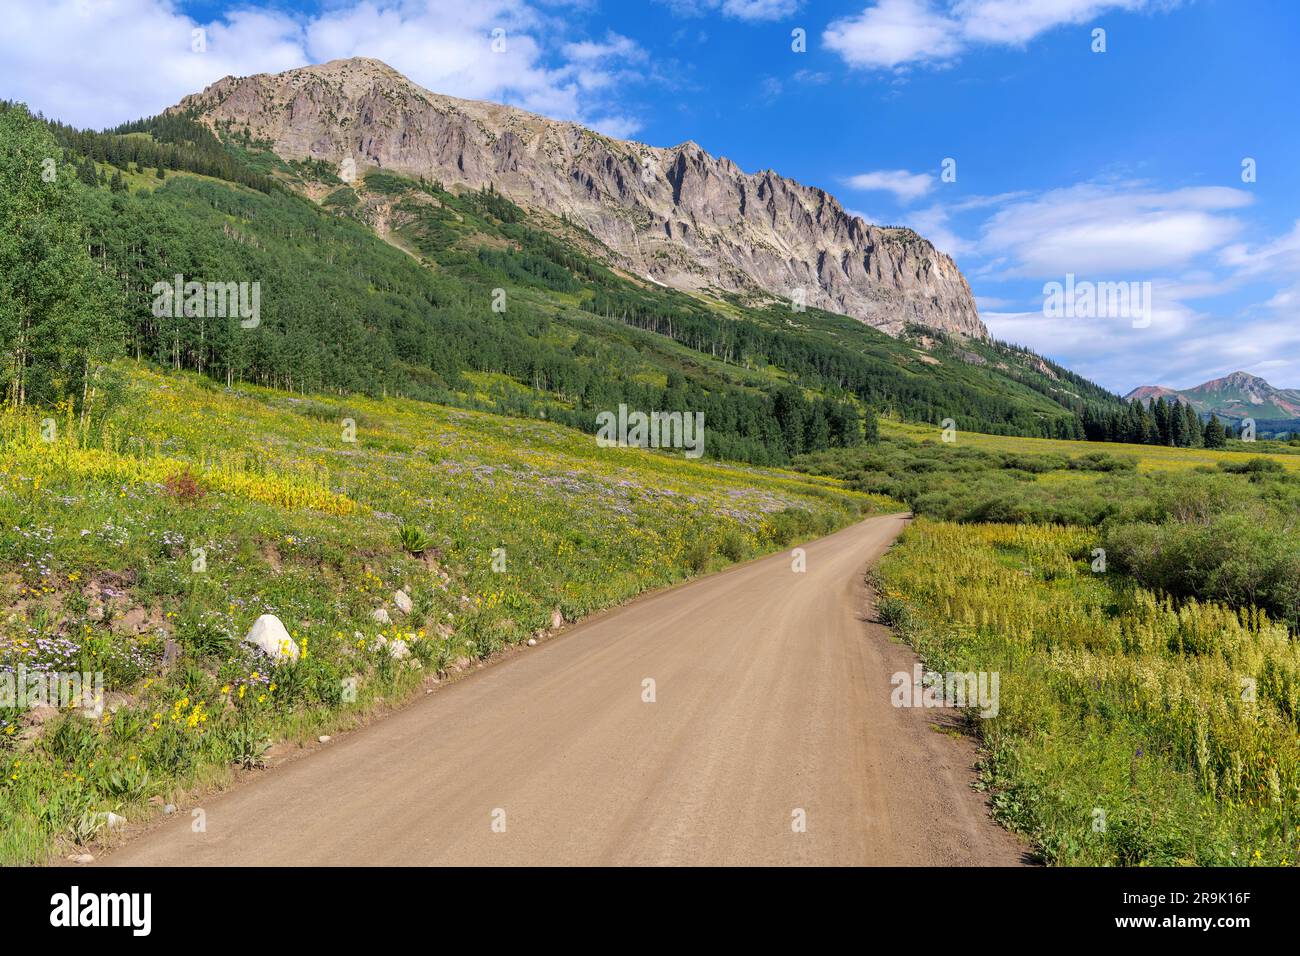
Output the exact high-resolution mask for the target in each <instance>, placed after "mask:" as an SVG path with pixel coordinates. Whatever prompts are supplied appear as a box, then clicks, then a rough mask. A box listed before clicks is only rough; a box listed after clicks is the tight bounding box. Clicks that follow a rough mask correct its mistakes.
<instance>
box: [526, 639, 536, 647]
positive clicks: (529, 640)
mask: <svg viewBox="0 0 1300 956" xmlns="http://www.w3.org/2000/svg"><path fill="white" fill-rule="evenodd" d="M528 646H529V647H536V646H537V638H535V637H530V638H529V639H528Z"/></svg>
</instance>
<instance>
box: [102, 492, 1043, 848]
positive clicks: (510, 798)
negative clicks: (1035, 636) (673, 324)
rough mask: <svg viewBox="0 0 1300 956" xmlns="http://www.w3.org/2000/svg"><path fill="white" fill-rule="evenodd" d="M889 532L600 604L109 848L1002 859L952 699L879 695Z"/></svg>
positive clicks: (857, 532)
mask: <svg viewBox="0 0 1300 956" xmlns="http://www.w3.org/2000/svg"><path fill="white" fill-rule="evenodd" d="M903 524H904V521H903V519H901V518H898V517H886V518H875V519H872V520H869V521H866V522H863V523H861V524H858V525H855V526H853V527H851V528H847V529H845V530H843V531H841V532H839V533H838V534H834V535H831V536H830V537H828V538H823V539H822V540H820V541H816V542H813V543H812V544H809V545H807V546H806V555H807V558H806V560H807V570H806V572H805V573H794V572H793V571H792V569H791V564H792V559H791V555H790V553H789V552H783V553H781V554H777V555H773V556H771V557H769V558H765V559H763V560H760V561H756V562H753V563H750V564H746V565H743V566H741V567H737V568H733V569H731V570H730V571H727V572H724V573H722V574H718V575H714V576H712V577H708V578H703V579H701V580H698V581H694V582H692V583H690V584H687V585H684V586H682V587H679V588H675V589H672V590H668V591H664V592H661V593H658V594H655V595H652V596H650V597H647V598H645V599H643V600H641V601H638V602H635V603H633V604H630V605H628V606H626V607H623V608H620V609H618V610H615V611H613V612H611V613H608V614H606V615H603V616H600V617H598V618H596V619H594V620H592V621H589V622H587V623H585V624H582V625H579V626H577V627H575V628H572V629H571V630H570V631H569V632H568V633H566V634H564V635H562V636H560V637H558V638H557V639H555V640H553V641H549V642H546V643H544V644H542V645H539V646H538V647H535V648H530V649H528V650H527V651H525V652H523V653H520V654H518V655H516V656H514V657H513V658H511V659H509V660H507V661H504V662H503V663H501V664H500V665H497V666H493V667H489V668H485V669H484V670H483V671H482V672H480V673H477V674H474V675H473V676H471V677H469V678H467V679H465V680H463V681H460V682H457V683H455V684H453V685H451V686H448V687H445V688H443V689H440V690H438V691H437V692H436V693H434V694H432V695H429V696H427V697H424V698H423V699H421V700H419V701H417V702H415V703H413V704H412V705H411V706H409V707H407V708H405V709H404V710H402V711H400V712H398V713H396V714H394V715H393V716H391V717H388V718H386V719H384V720H381V721H378V722H376V723H374V724H372V725H371V726H369V727H367V728H365V729H363V730H360V731H357V732H355V733H352V734H349V735H347V736H345V737H342V738H340V739H338V740H336V741H333V742H331V743H329V744H328V745H326V746H325V747H324V748H323V749H322V750H321V751H320V752H318V753H315V754H312V755H309V756H306V757H304V758H302V759H300V760H296V761H292V762H290V763H288V764H286V765H284V766H282V767H279V768H276V769H274V770H271V771H268V772H267V773H266V775H265V777H264V778H263V779H260V780H256V781H254V782H251V783H248V784H245V785H242V786H238V787H236V788H235V789H233V790H231V791H229V792H227V793H225V794H222V795H219V796H214V797H213V798H211V799H210V800H208V801H206V802H204V803H203V804H202V805H201V806H202V808H203V810H204V811H205V812H206V822H207V831H206V833H193V832H192V830H191V818H190V814H189V813H188V812H182V813H179V814H177V819H175V820H169V821H168V822H166V823H164V824H162V825H160V826H158V827H156V828H155V829H154V830H152V831H151V832H148V833H146V834H143V835H142V836H140V837H139V838H138V839H136V840H133V841H130V842H128V843H127V844H126V845H125V846H124V847H123V848H121V849H120V850H118V851H116V852H113V853H110V854H108V855H107V856H106V857H105V858H104V859H103V862H104V863H106V864H110V865H112V864H116V865H148V864H172V865H184V864H192V865H202V866H220V865H238V864H288V865H294V864H317V865H321V864H324V865H329V864H373V865H423V864H543V865H545V864H579V863H580V864H905V865H906V864H931V865H932V864H940V865H942V864H985V865H991V864H1014V863H1017V862H1019V861H1020V859H1021V854H1022V850H1021V848H1020V846H1019V844H1018V843H1017V841H1016V840H1015V839H1014V838H1013V837H1011V836H1010V835H1009V834H1007V833H1006V832H1004V831H1003V830H1001V829H999V828H998V827H997V826H995V825H994V824H993V823H991V822H990V821H989V820H988V817H987V814H986V812H985V808H984V805H983V801H982V799H981V798H980V796H979V795H978V794H976V793H974V792H972V791H971V790H970V789H969V784H970V781H971V779H972V773H971V769H970V767H971V764H972V762H973V760H974V749H973V747H972V746H971V744H970V743H969V741H967V740H957V739H954V738H953V736H951V735H949V734H945V733H940V732H938V731H936V729H935V726H936V725H940V724H943V723H944V722H945V719H946V717H945V715H946V712H942V711H936V710H920V709H907V708H895V707H893V706H891V704H890V699H889V696H890V689H891V687H890V682H889V678H890V675H891V674H893V673H895V672H897V671H910V669H911V666H912V663H913V662H914V660H915V658H914V657H913V655H912V654H911V652H910V651H909V650H907V649H906V648H905V647H903V646H901V645H899V644H898V643H896V642H894V641H893V640H892V639H891V636H890V634H889V632H888V630H887V629H885V628H883V627H880V626H879V625H876V624H872V623H870V618H871V616H872V615H871V614H870V611H869V607H870V606H869V599H868V595H867V592H866V589H865V587H864V585H863V581H862V576H863V572H864V571H865V570H866V569H867V567H868V566H869V565H870V564H871V563H872V562H873V561H874V560H875V559H876V558H877V557H878V556H879V555H880V554H881V553H882V552H883V551H884V550H885V548H887V547H888V545H889V543H890V542H891V541H892V540H893V539H894V537H895V536H896V535H897V534H898V533H899V531H900V530H901V529H902V527H903ZM647 679H648V680H652V681H653V682H654V684H653V690H654V700H653V702H647V701H646V700H645V699H643V698H644V697H646V696H648V695H647V691H646V689H645V688H646V686H647V685H645V683H644V682H645V681H646V680H647ZM187 809H188V808H187ZM798 811H802V816H803V819H804V820H805V821H806V830H805V831H804V832H796V827H795V826H794V825H793V824H795V823H796V822H797V819H798ZM503 825H504V832H499V831H501V830H502V827H503Z"/></svg>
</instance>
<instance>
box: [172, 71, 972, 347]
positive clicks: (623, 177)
mask: <svg viewBox="0 0 1300 956" xmlns="http://www.w3.org/2000/svg"><path fill="white" fill-rule="evenodd" d="M174 109H178V110H195V111H197V113H198V115H199V117H200V119H201V120H202V121H204V122H207V123H208V124H209V125H216V124H218V123H226V122H229V123H231V124H233V128H234V129H236V130H240V131H242V130H243V129H244V128H247V129H248V131H249V132H250V133H251V135H253V136H254V137H255V138H257V139H262V140H269V141H270V142H271V143H272V144H273V148H274V149H275V151H276V153H277V154H279V155H280V156H281V157H283V158H285V159H321V160H325V161H327V162H330V163H335V164H341V163H342V162H343V161H344V160H345V159H347V158H351V159H352V160H353V162H354V163H355V164H356V167H357V169H358V170H361V171H364V170H365V169H367V168H368V167H379V168H382V169H386V170H390V171H393V172H399V173H404V174H407V175H412V176H424V177H426V178H428V179H430V180H440V181H442V182H443V183H444V184H445V185H447V186H449V187H452V186H455V185H457V184H459V185H462V186H466V187H469V188H475V189H476V188H479V187H481V186H486V185H487V184H489V183H490V184H492V185H493V186H494V187H495V188H496V189H497V191H499V192H501V193H502V194H504V195H506V196H508V197H509V198H510V199H512V200H514V201H515V202H516V203H518V204H520V205H522V206H526V207H534V208H540V209H543V210H546V211H547V212H550V213H552V214H554V215H557V216H558V215H561V214H565V215H567V216H568V217H569V218H570V219H572V220H574V221H575V222H578V223H581V224H582V225H583V226H585V227H586V228H587V229H588V230H589V231H590V232H591V233H592V234H593V235H594V236H595V237H596V238H597V239H599V240H600V241H601V242H603V243H604V244H605V245H606V246H607V247H608V248H609V250H610V253H611V258H612V259H613V260H614V261H615V262H616V263H617V264H619V265H621V266H622V267H623V268H625V269H627V270H628V271H630V272H634V273H638V274H640V275H643V276H646V277H648V278H651V279H653V280H655V281H658V282H662V283H664V284H665V285H669V286H673V287H675V288H681V289H702V290H724V291H746V290H754V289H761V290H764V291H766V292H768V293H770V294H772V295H774V296H777V297H779V298H783V299H787V300H789V299H791V298H792V297H795V296H801V297H802V299H803V301H804V302H805V303H806V304H807V305H809V306H815V307H820V308H825V309H829V310H831V311H835V312H841V313H844V314H846V315H851V316H854V317H855V318H858V319H860V320H861V321H863V322H865V323H867V324H869V325H872V326H875V327H876V328H879V329H882V330H884V331H886V332H889V333H891V334H897V333H898V332H900V331H901V330H902V329H903V327H904V326H905V325H906V323H908V322H915V323H919V324H921V325H925V326H929V327H931V328H936V329H943V330H945V331H949V332H960V333H964V334H966V335H971V336H976V337H980V338H987V337H988V332H987V330H986V329H985V328H984V325H983V323H982V322H981V321H980V319H979V315H978V313H977V311H976V308H975V301H974V298H973V297H972V295H971V292H970V288H969V286H968V285H967V284H966V280H965V278H964V277H963V276H962V274H961V272H960V270H958V268H957V266H956V264H955V263H954V262H953V261H952V259H950V258H949V257H948V256H946V255H944V254H943V253H941V252H939V251H937V250H936V249H935V248H934V246H933V245H931V244H930V243H929V242H928V241H926V240H925V239H923V238H921V237H920V236H918V235H917V234H916V233H914V232H912V231H911V230H908V229H886V228H880V227H877V226H872V225H868V224H867V223H866V222H864V221H863V220H862V219H861V218H859V217H856V216H850V215H848V214H847V213H846V212H845V211H844V209H843V208H842V207H841V206H840V204H839V203H838V202H837V201H836V200H835V197H833V196H831V195H830V194H829V193H827V192H825V191H824V190H821V189H814V188H811V187H808V186H802V185H800V184H799V183H796V182H794V181H793V180H789V179H786V178H784V177H781V176H778V175H777V174H775V173H773V172H771V171H766V172H760V173H753V174H750V173H745V172H743V171H742V170H740V168H739V167H737V166H736V165H735V164H734V163H732V162H731V161H730V160H728V159H725V158H717V157H714V156H711V155H709V154H708V153H706V152H705V151H704V150H703V149H701V148H700V147H699V146H697V145H696V144H695V143H691V142H687V143H683V144H681V145H680V146H674V147H671V148H669V149H659V148H655V147H651V146H645V145H643V144H640V143H633V142H626V141H623V140H617V139H611V138H610V137H607V136H602V135H601V134H599V133H595V132H592V131H591V130H589V129H586V128H585V127H582V126H579V125H577V124H576V123H568V122H560V121H556V120H550V119H546V118H544V117H541V116H536V115H534V114H532V113H527V112H524V111H522V110H518V109H514V108H511V107H506V106H500V105H497V104H494V103H481V102H476V101H472V100H460V99H455V98H452V97H449V96H441V95H439V94H436V93H431V92H429V91H428V90H425V89H422V88H421V87H419V86H416V85H415V84H414V83H412V82H411V81H409V80H407V79H406V78H405V77H403V76H402V75H401V74H399V73H397V72H396V71H395V70H393V69H392V68H390V67H388V66H386V65H385V64H383V63H381V62H379V61H378V60H370V59H352V60H336V61H334V62H331V63H326V64H322V65H319V66H311V67H305V68H302V69H298V70H290V71H288V72H285V73H280V74H274V75H271V74H261V75H258V76H252V77H244V78H236V77H227V78H225V79H223V80H220V81H218V82H217V83H214V84H212V85H211V86H210V87H208V88H207V89H206V90H204V91H203V92H202V93H199V94H196V95H193V96H188V97H186V98H185V99H184V100H183V101H182V102H181V103H180V104H179V106H177V107H174Z"/></svg>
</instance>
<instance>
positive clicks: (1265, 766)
mask: <svg viewBox="0 0 1300 956" xmlns="http://www.w3.org/2000/svg"><path fill="white" fill-rule="evenodd" d="M1096 543H1097V536H1096V534H1095V532H1094V531H1093V530H1092V529H1087V528H1074V527H1060V526H1043V525H1001V524H984V525H959V524H954V523H951V522H935V521H930V520H926V519H920V520H918V521H917V522H916V523H914V524H913V525H912V526H911V527H910V528H909V529H908V531H907V532H906V534H905V536H904V538H903V539H902V541H901V542H900V544H899V545H898V546H897V547H896V548H895V549H894V550H893V551H892V552H891V553H890V554H889V555H888V556H887V558H886V559H885V561H884V562H883V564H882V566H881V568H880V576H881V580H882V582H883V585H882V592H883V596H882V600H881V603H880V607H881V611H882V614H883V616H884V618H885V620H887V621H888V622H889V623H891V624H893V625H894V626H895V627H897V628H898V629H899V631H900V633H902V634H903V636H904V637H905V638H906V639H907V640H908V641H909V642H910V643H912V645H913V646H914V647H915V648H916V649H917V651H918V653H920V655H921V656H922V658H923V659H924V660H925V661H926V663H927V666H928V667H929V668H931V669H933V670H935V671H938V672H940V673H948V672H951V671H958V672H967V671H976V672H978V671H985V672H989V673H993V672H997V673H999V674H1000V684H1001V703H1000V710H999V713H998V714H997V716H995V717H992V718H989V719H981V720H978V721H977V724H978V732H979V733H980V735H981V737H982V739H983V742H984V744H985V746H986V748H987V751H988V757H987V759H986V760H985V762H984V765H983V770H984V774H983V775H984V780H985V783H986V785H987V786H988V787H989V788H990V789H991V790H992V791H993V801H992V802H993V807H994V810H995V815H996V816H997V817H998V818H999V819H1000V820H1001V821H1002V822H1003V823H1005V824H1006V825H1008V826H1010V827H1011V828H1012V829H1016V830H1019V831H1021V832H1023V833H1025V834H1026V835H1027V836H1029V837H1030V838H1031V839H1032V840H1033V842H1034V844H1035V845H1036V847H1037V848H1038V849H1039V851H1040V852H1041V854H1042V855H1043V857H1044V858H1045V859H1046V860H1047V861H1048V862H1050V863H1054V864H1063V865H1102V866H1112V865H1123V866H1136V865H1147V866H1151V865H1160V866H1171V865H1202V866H1210V865H1213V866H1225V865H1234V864H1237V865H1290V864H1294V862H1295V860H1296V844H1297V838H1298V837H1300V814H1298V813H1297V807H1298V805H1300V742H1298V738H1297V715H1300V648H1298V647H1297V644H1296V642H1295V641H1294V640H1293V639H1292V638H1291V637H1290V635H1289V634H1288V632H1287V628H1286V626H1285V625H1283V624H1281V623H1278V622H1274V621H1271V620H1269V618H1268V616H1267V615H1266V614H1264V613H1262V612H1249V611H1240V612H1239V611H1236V610H1233V609H1231V608H1227V607H1224V606H1223V605H1221V604H1217V603H1202V602H1198V601H1195V600H1190V601H1183V602H1175V601H1172V600H1170V599H1168V598H1164V597H1160V596H1158V595H1156V594H1154V593H1152V592H1151V591H1149V590H1146V589H1144V588H1140V587H1135V586H1133V585H1132V584H1131V582H1128V581H1127V580H1125V578H1124V577H1123V576H1122V575H1112V574H1103V573H1095V572H1093V570H1092V566H1093V558H1092V549H1093V548H1094V547H1095V546H1096Z"/></svg>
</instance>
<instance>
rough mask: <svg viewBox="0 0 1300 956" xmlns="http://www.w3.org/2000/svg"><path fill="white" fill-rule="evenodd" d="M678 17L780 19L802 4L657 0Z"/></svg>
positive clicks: (789, 1)
mask: <svg viewBox="0 0 1300 956" xmlns="http://www.w3.org/2000/svg"><path fill="white" fill-rule="evenodd" d="M658 2H660V3H663V4H665V5H667V6H668V8H669V9H671V10H672V12H673V13H675V14H677V16H679V17H702V16H705V15H706V14H708V13H721V14H722V15H723V16H725V17H732V18H733V19H736V20H748V21H750V22H756V21H762V20H780V19H782V18H783V17H788V16H790V15H791V14H792V13H794V12H796V11H797V10H798V9H799V8H800V7H801V6H803V0H658Z"/></svg>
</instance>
